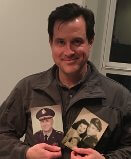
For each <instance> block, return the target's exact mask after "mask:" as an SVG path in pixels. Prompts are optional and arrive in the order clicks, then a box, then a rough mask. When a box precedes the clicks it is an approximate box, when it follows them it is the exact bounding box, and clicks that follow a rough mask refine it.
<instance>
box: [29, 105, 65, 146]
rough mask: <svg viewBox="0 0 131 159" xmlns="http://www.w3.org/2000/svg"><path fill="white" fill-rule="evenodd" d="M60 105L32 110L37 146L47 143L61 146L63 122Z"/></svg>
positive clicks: (34, 136)
mask: <svg viewBox="0 0 131 159" xmlns="http://www.w3.org/2000/svg"><path fill="white" fill-rule="evenodd" d="M61 114H62V113H61V107H60V105H53V106H43V107H34V108H31V118H32V128H33V140H34V142H35V144H38V143H47V144H50V145H57V146H61V141H62V139H63V122H62V115H61Z"/></svg>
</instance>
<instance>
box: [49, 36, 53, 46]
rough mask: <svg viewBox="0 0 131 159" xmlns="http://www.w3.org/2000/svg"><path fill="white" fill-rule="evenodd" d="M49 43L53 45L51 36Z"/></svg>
mask: <svg viewBox="0 0 131 159" xmlns="http://www.w3.org/2000/svg"><path fill="white" fill-rule="evenodd" d="M49 44H50V46H51V45H52V39H51V38H49Z"/></svg>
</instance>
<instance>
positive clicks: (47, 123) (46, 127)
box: [40, 118, 53, 133]
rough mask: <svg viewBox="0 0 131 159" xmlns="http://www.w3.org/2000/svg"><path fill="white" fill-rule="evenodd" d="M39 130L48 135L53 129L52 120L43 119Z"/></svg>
mask: <svg viewBox="0 0 131 159" xmlns="http://www.w3.org/2000/svg"><path fill="white" fill-rule="evenodd" d="M40 125H41V128H42V130H43V132H45V133H48V132H50V131H51V130H52V127H53V118H45V119H43V120H41V121H40Z"/></svg>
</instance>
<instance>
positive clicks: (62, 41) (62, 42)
mask: <svg viewBox="0 0 131 159" xmlns="http://www.w3.org/2000/svg"><path fill="white" fill-rule="evenodd" d="M57 44H58V45H64V44H65V42H64V40H57Z"/></svg>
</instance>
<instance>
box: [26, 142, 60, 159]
mask: <svg viewBox="0 0 131 159" xmlns="http://www.w3.org/2000/svg"><path fill="white" fill-rule="evenodd" d="M59 157H61V148H60V147H58V146H52V145H48V144H45V143H41V144H37V145H34V146H33V147H30V148H29V149H28V150H27V153H26V159H54V158H59Z"/></svg>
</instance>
